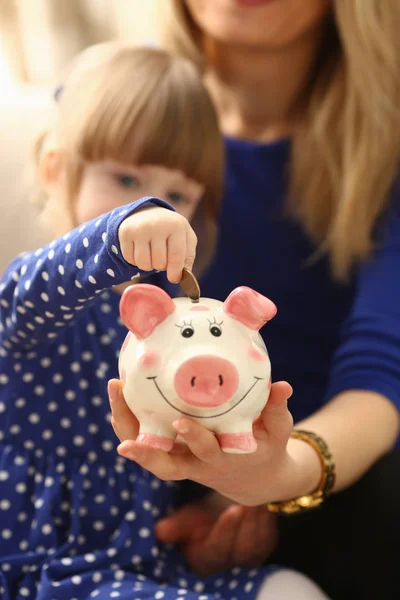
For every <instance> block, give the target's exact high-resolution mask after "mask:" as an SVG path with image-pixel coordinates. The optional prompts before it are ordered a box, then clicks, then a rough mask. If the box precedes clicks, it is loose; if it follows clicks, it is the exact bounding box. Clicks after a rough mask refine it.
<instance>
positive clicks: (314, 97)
mask: <svg viewBox="0 0 400 600" xmlns="http://www.w3.org/2000/svg"><path fill="white" fill-rule="evenodd" d="M168 11H169V14H168V13H167V14H166V15H165V16H166V17H169V18H168V19H167V20H166V21H165V25H167V27H166V28H165V37H164V43H165V44H166V46H167V47H169V49H171V50H172V51H174V52H177V53H178V54H180V55H182V56H186V57H187V58H190V59H191V60H193V61H194V62H195V63H196V64H198V65H199V66H200V67H204V64H203V63H204V56H203V54H202V51H201V34H200V32H199V30H198V28H197V26H196V25H195V24H194V22H193V21H192V19H191V17H190V15H189V13H188V11H187V9H186V7H185V3H184V2H183V1H182V0H169V2H168ZM332 11H333V14H332V15H330V20H329V24H328V27H327V36H326V40H325V43H324V46H323V48H322V50H321V57H320V60H318V61H317V64H318V65H319V66H318V68H316V73H315V74H314V77H313V79H312V85H311V86H310V89H309V91H308V97H307V98H306V109H305V111H304V115H303V117H302V121H301V123H300V125H299V127H298V129H297V130H296V131H295V132H294V135H293V143H292V157H291V173H290V184H289V203H288V206H289V209H290V212H291V214H292V215H295V216H297V217H298V218H299V219H300V220H301V222H302V224H303V226H304V227H305V229H306V231H307V232H308V233H309V234H310V235H311V236H312V238H313V239H314V240H315V242H316V243H317V244H318V246H319V248H320V250H321V251H322V252H324V253H328V254H329V256H330V260H331V265H332V271H333V274H334V276H335V277H336V278H337V279H339V280H343V279H345V278H346V277H348V276H349V274H350V272H351V270H352V267H353V266H354V265H355V264H356V263H358V262H360V261H363V260H365V259H367V258H368V256H369V255H370V253H371V250H372V248H373V245H374V228H375V225H376V223H377V221H378V218H379V217H380V216H381V215H382V214H383V213H384V211H385V209H386V208H387V205H388V199H389V197H390V190H391V187H392V185H393V183H394V179H395V177H396V174H397V171H398V168H399V159H400V2H396V1H393V0H335V1H334V2H332Z"/></svg>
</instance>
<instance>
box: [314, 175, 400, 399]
mask: <svg viewBox="0 0 400 600" xmlns="http://www.w3.org/2000/svg"><path fill="white" fill-rule="evenodd" d="M393 200H394V201H393V202H392V203H391V207H390V210H389V211H388V214H387V215H386V218H385V220H384V223H383V225H382V226H381V227H380V234H379V236H378V241H377V245H376V249H375V252H374V254H373V256H372V258H371V260H370V261H368V262H367V263H365V264H364V265H363V266H362V268H361V269H360V271H359V273H358V277H357V286H356V293H355V298H354V303H353V306H352V309H351V311H350V314H349V315H348V318H347V319H346V320H345V322H344V323H343V326H342V330H341V339H340V345H339V347H338V349H337V351H336V354H335V356H334V360H333V365H332V370H331V374H330V381H329V384H328V389H327V394H326V398H325V400H326V401H328V400H329V399H331V398H332V397H333V396H335V395H336V394H338V393H340V392H343V391H345V390H350V389H361V390H369V391H374V392H377V393H380V394H382V395H384V396H386V397H387V398H389V399H390V400H391V401H392V402H393V403H394V404H395V405H396V406H397V408H398V409H399V410H400V186H399V185H397V187H396V188H395V191H394V198H393Z"/></svg>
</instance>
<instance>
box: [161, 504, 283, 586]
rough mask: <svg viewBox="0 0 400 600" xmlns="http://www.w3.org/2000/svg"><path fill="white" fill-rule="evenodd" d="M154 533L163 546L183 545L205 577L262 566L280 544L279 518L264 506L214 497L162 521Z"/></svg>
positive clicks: (191, 562)
mask: <svg viewBox="0 0 400 600" xmlns="http://www.w3.org/2000/svg"><path fill="white" fill-rule="evenodd" d="M220 500H221V501H220ZM155 531H156V536H157V537H158V539H159V540H160V541H161V542H164V543H178V544H181V546H182V552H183V554H184V556H185V559H186V561H187V562H188V564H189V566H190V567H191V568H192V569H193V571H195V572H196V573H198V574H199V575H200V576H202V577H206V576H207V575H212V574H213V573H217V572H218V571H222V570H224V569H229V568H232V567H234V566H243V567H258V566H261V565H262V564H263V563H264V562H265V561H266V560H267V559H268V557H269V556H270V554H271V553H272V551H273V550H274V549H275V547H276V544H277V541H278V528H277V520H276V516H275V515H274V514H272V513H270V512H268V510H267V509H266V508H265V507H264V506H257V507H246V506H242V505H239V504H232V503H231V502H229V501H227V500H226V499H224V498H223V497H222V496H219V494H215V493H214V494H209V496H207V497H206V498H204V499H203V500H202V501H201V502H197V503H192V504H187V505H186V506H184V507H182V508H181V509H179V510H178V511H176V512H175V513H174V514H172V515H171V516H169V517H166V518H165V519H161V520H160V521H159V522H158V523H157V524H156V528H155Z"/></svg>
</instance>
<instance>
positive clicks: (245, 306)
mask: <svg viewBox="0 0 400 600" xmlns="http://www.w3.org/2000/svg"><path fill="white" fill-rule="evenodd" d="M222 310H223V311H224V312H225V313H226V314H227V315H229V316H230V317H232V318H233V319H236V320H237V321H240V323H243V325H246V326H247V327H249V328H250V329H254V330H255V331H258V330H259V329H261V327H262V326H263V325H265V323H266V322H267V321H269V320H270V319H272V318H273V317H274V316H275V315H276V310H277V309H276V306H275V304H274V303H273V302H271V300H268V298H266V297H265V296H262V295H261V294H259V293H258V292H256V291H254V290H252V289H251V288H249V287H245V286H242V287H238V288H236V289H234V290H233V292H231V293H230V294H229V296H228V297H227V299H226V300H225V302H224V304H223V306H222Z"/></svg>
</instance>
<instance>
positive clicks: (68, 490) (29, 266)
mask: <svg viewBox="0 0 400 600" xmlns="http://www.w3.org/2000/svg"><path fill="white" fill-rule="evenodd" d="M144 203H153V204H157V205H161V206H165V207H168V205H165V203H163V202H162V201H160V200H157V199H150V198H145V199H142V200H140V201H138V202H135V203H133V204H132V205H130V206H127V207H122V208H120V209H117V210H114V211H112V212H110V213H108V214H106V215H103V216H102V217H100V218H98V219H95V220H93V221H91V222H89V223H86V224H84V225H82V226H81V227H79V228H77V229H76V230H74V231H72V232H71V233H69V234H67V235H65V236H64V237H63V238H62V239H58V240H56V241H54V242H51V243H50V244H49V245H48V246H46V247H44V248H41V249H39V250H37V251H35V252H29V253H25V254H23V255H21V256H19V257H17V258H16V259H15V261H14V262H13V263H12V264H11V265H10V266H9V268H8V269H7V271H6V273H5V274H4V276H3V279H2V282H1V285H0V314H1V319H0V336H1V345H0V598H1V600H11V599H12V600H22V599H24V598H35V599H37V600H74V599H76V600H84V599H86V598H98V599H99V600H103V599H108V598H121V599H128V598H129V600H132V599H147V598H155V599H158V600H161V599H162V598H165V600H177V599H179V598H183V597H184V598H186V599H187V600H206V599H207V598H210V599H211V598H226V599H229V600H236V599H242V598H249V600H250V599H252V598H254V597H255V595H256V592H257V589H258V588H259V585H260V583H261V581H262V580H263V579H264V578H265V577H266V575H267V574H268V572H269V570H267V569H261V570H246V569H240V568H236V569H233V570H231V571H229V572H224V573H221V574H218V575H217V576H213V577H209V578H205V579H200V578H199V577H198V576H196V575H194V574H192V573H191V572H190V571H189V570H188V569H187V567H186V566H185V563H184V560H183V558H182V556H181V554H180V552H179V549H178V548H175V547H173V546H168V545H162V544H159V543H157V541H156V539H155V536H154V532H153V529H154V524H155V522H156V521H157V520H158V519H159V518H160V517H162V516H165V515H166V514H167V513H168V511H170V510H172V509H173V507H174V505H175V503H176V502H177V499H178V498H179V486H178V485H177V484H175V483H171V482H162V481H160V480H158V479H157V478H155V477H154V476H153V475H152V474H150V473H149V472H147V471H144V470H142V469H141V468H140V467H139V466H138V465H136V464H135V463H133V462H130V461H126V460H125V459H123V458H121V457H119V456H118V455H117V453H116V446H117V443H118V440H117V439H116V437H115V435H114V433H113V430H112V427H111V425H110V412H109V404H108V397H107V391H106V389H107V380H108V379H109V378H111V377H115V376H117V357H118V351H119V348H120V347H121V344H122V342H123V339H124V337H125V334H126V329H125V327H124V326H123V325H122V323H121V321H120V319H119V296H118V295H117V294H115V293H113V292H112V291H111V289H110V288H111V287H112V286H113V285H116V284H119V283H122V282H124V281H128V280H129V279H131V278H134V277H135V276H137V275H138V271H137V269H135V268H134V267H132V266H131V265H129V264H128V263H126V262H125V260H124V259H123V257H122V256H121V251H120V247H119V242H118V227H119V225H120V223H121V222H122V220H123V219H124V218H126V216H127V214H129V213H131V212H133V211H134V210H135V209H136V208H138V207H139V206H142V205H143V204H144Z"/></svg>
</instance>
